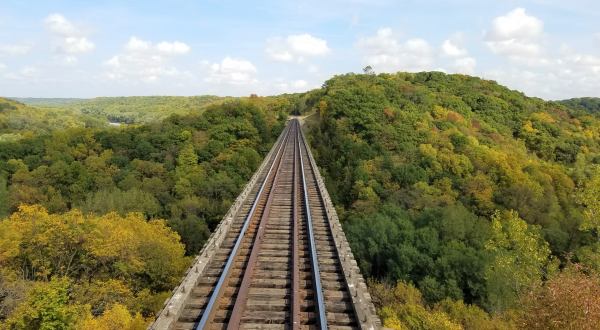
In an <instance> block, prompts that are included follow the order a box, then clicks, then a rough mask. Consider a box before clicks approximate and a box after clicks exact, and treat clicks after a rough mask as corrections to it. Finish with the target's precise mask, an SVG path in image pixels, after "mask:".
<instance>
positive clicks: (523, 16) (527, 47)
mask: <svg viewBox="0 0 600 330" xmlns="http://www.w3.org/2000/svg"><path fill="white" fill-rule="evenodd" d="M543 31H544V23H543V22H542V21H541V20H540V19H538V18H537V17H534V16H530V15H528V14H527V12H526V11H525V9H524V8H516V9H514V10H512V11H510V12H509V13H507V14H506V15H503V16H498V17H496V18H495V19H494V20H493V22H492V26H491V28H490V30H489V31H487V32H486V33H485V40H486V43H487V45H488V47H489V48H490V50H492V52H494V53H496V54H499V55H505V56H508V57H510V58H514V59H518V58H532V57H536V56H539V54H540V52H541V46H540V44H539V38H540V37H541V36H542V34H543Z"/></svg>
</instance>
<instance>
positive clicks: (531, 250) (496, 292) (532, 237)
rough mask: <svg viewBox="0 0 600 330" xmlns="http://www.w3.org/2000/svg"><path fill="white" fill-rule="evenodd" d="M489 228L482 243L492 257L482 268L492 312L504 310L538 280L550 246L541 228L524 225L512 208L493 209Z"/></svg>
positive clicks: (540, 277) (539, 280)
mask: <svg viewBox="0 0 600 330" xmlns="http://www.w3.org/2000/svg"><path fill="white" fill-rule="evenodd" d="M491 230H492V232H491V237H490V239H489V240H488V241H487V243H486V244H485V249H486V250H487V251H488V252H489V253H490V254H491V256H492V262H491V263H490V264H489V265H488V266H487V268H486V270H485V279H486V281H487V294H488V297H487V298H488V301H487V304H488V307H489V309H490V310H492V311H503V310H506V309H507V308H509V307H512V306H513V304H514V303H515V302H516V300H517V298H518V295H519V294H520V293H521V292H523V291H524V290H528V289H529V288H531V287H533V286H534V285H538V284H539V283H541V280H542V276H543V275H544V270H545V267H546V265H547V263H548V257H549V255H550V248H549V247H548V243H547V242H546V241H544V239H543V238H542V237H541V233H540V229H539V228H538V227H535V226H529V225H527V223H526V222H525V221H523V220H522V219H521V218H519V215H518V214H517V212H515V211H504V212H496V213H495V214H494V216H493V217H492V225H491Z"/></svg>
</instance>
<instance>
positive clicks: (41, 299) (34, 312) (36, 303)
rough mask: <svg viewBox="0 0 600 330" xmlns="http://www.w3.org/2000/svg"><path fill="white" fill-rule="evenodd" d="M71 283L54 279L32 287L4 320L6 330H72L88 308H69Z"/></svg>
mask: <svg viewBox="0 0 600 330" xmlns="http://www.w3.org/2000/svg"><path fill="white" fill-rule="evenodd" d="M70 286H71V282H70V281H69V280H68V279H66V278H64V277H63V278H55V279H52V280H51V281H50V282H38V283H35V284H34V285H33V287H32V288H31V290H30V292H29V293H28V295H27V298H26V299H25V301H24V302H23V303H21V304H20V305H19V306H18V307H17V309H16V310H15V311H14V312H13V313H12V314H11V316H10V317H9V318H8V319H7V320H6V327H7V329H40V330H54V329H76V328H77V327H76V325H77V324H78V322H79V321H80V320H81V319H83V318H84V317H85V316H86V315H87V313H89V312H88V307H87V306H84V305H79V304H70V300H71V297H70V294H69V289H70Z"/></svg>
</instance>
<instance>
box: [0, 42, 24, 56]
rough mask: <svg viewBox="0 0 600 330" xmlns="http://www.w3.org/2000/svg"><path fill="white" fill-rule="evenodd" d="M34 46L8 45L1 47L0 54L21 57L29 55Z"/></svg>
mask: <svg viewBox="0 0 600 330" xmlns="http://www.w3.org/2000/svg"><path fill="white" fill-rule="evenodd" d="M31 48H32V45H30V44H8V45H0V54H2V55H9V56H19V55H25V54H27V53H29V51H30V50H31Z"/></svg>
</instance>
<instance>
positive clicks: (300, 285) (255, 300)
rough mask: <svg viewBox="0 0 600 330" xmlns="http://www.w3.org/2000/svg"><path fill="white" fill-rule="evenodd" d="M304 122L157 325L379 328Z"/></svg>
mask: <svg viewBox="0 0 600 330" xmlns="http://www.w3.org/2000/svg"><path fill="white" fill-rule="evenodd" d="M376 328H380V323H379V320H378V318H377V316H376V314H375V309H374V307H373V305H372V303H371V298H370V296H369V294H368V292H367V291H366V286H365V284H364V280H363V278H362V276H361V275H360V273H359V271H358V267H356V262H355V261H354V258H353V256H352V253H351V252H350V249H349V246H348V243H347V242H346V240H345V236H344V234H343V232H342V231H341V226H340V224H339V220H338V219H337V215H336V214H335V209H334V208H333V205H332V204H331V201H330V199H329V196H328V194H327V191H326V189H325V187H324V185H323V181H322V179H321V177H320V175H319V173H318V169H317V167H316V165H315V162H314V159H313V158H312V155H311V153H310V150H309V148H308V145H307V143H306V141H305V139H304V136H303V134H302V130H301V127H300V123H299V121H298V120H296V119H293V120H291V121H290V122H289V123H288V125H287V126H286V128H285V129H284V131H283V132H282V134H281V136H280V137H279V139H278V141H277V142H276V143H275V145H274V147H273V149H272V150H271V152H270V153H269V154H268V155H267V157H266V159H265V161H264V162H263V164H262V165H261V167H260V168H259V169H258V170H257V172H256V173H255V175H254V177H253V178H252V179H251V181H250V183H249V184H248V185H247V186H246V188H245V189H244V191H243V192H242V194H240V196H239V197H238V199H237V200H236V202H235V203H234V205H233V206H232V208H231V209H230V211H229V213H228V214H227V215H226V216H225V218H224V220H223V221H222V222H221V224H220V225H219V227H218V228H217V230H215V232H214V233H213V235H212V236H211V238H210V239H209V241H208V242H207V244H206V245H205V247H204V249H203V251H202V252H201V254H200V255H199V256H198V257H197V258H196V261H195V263H194V265H193V266H192V267H191V268H190V269H189V270H188V273H187V274H186V276H185V277H184V279H183V280H182V283H181V284H180V286H179V287H178V288H176V289H175V290H174V294H173V296H172V297H171V298H170V299H169V300H168V301H167V302H166V304H165V307H164V309H163V310H162V311H161V313H160V314H159V316H158V317H157V319H156V321H155V322H154V323H153V324H152V325H151V326H150V329H293V330H296V329H376Z"/></svg>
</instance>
